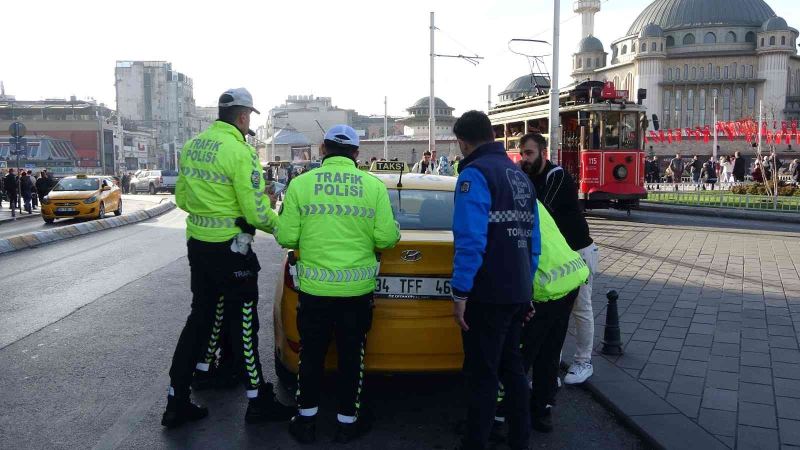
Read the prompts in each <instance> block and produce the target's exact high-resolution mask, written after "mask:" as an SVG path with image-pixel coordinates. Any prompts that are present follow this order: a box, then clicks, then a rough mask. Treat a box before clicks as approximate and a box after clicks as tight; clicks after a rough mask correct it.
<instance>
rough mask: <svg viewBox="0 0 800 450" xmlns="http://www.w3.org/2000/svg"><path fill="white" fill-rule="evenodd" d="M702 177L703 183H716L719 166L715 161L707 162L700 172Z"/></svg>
mask: <svg viewBox="0 0 800 450" xmlns="http://www.w3.org/2000/svg"><path fill="white" fill-rule="evenodd" d="M700 177H702V178H703V181H705V182H706V183H716V182H717V165H716V164H715V163H714V162H713V161H707V162H706V163H705V164H703V168H702V169H701V170H700Z"/></svg>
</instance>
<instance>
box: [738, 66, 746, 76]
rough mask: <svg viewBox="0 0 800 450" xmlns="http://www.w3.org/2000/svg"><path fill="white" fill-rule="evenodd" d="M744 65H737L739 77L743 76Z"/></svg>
mask: <svg viewBox="0 0 800 450" xmlns="http://www.w3.org/2000/svg"><path fill="white" fill-rule="evenodd" d="M744 69H745V67H744V66H739V78H744V75H745V74H744Z"/></svg>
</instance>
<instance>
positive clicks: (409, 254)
mask: <svg viewBox="0 0 800 450" xmlns="http://www.w3.org/2000/svg"><path fill="white" fill-rule="evenodd" d="M400 257H401V258H403V261H409V262H415V261H419V260H420V259H422V252H421V251H419V250H403V253H401V254H400Z"/></svg>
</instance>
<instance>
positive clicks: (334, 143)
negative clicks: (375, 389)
mask: <svg viewBox="0 0 800 450" xmlns="http://www.w3.org/2000/svg"><path fill="white" fill-rule="evenodd" d="M358 147H359V139H358V134H357V133H356V131H355V130H354V129H353V128H351V127H349V126H347V125H336V126H333V127H331V128H330V129H329V130H328V131H327V133H325V137H324V140H323V145H322V146H321V148H320V151H321V154H322V155H323V156H324V159H323V160H322V166H321V167H319V168H317V169H314V170H313V171H311V172H309V173H308V175H305V176H301V177H297V178H295V179H294V181H293V182H292V184H290V185H289V187H288V190H287V192H286V196H285V198H284V201H283V205H282V206H281V215H280V226H279V227H278V233H277V236H276V239H277V241H278V243H279V244H280V245H281V246H283V247H285V248H290V249H299V250H300V260H299V262H298V263H297V269H298V270H297V273H298V277H299V282H300V283H299V291H300V295H299V304H298V312H297V329H298V331H299V333H300V342H301V347H300V363H299V368H300V372H299V374H298V377H297V405H298V412H297V415H296V416H295V417H294V418H292V421H291V423H290V425H289V433H290V434H291V436H292V437H293V438H294V439H296V440H297V441H299V442H301V443H311V442H314V441H315V440H316V418H317V414H318V411H319V403H320V389H321V384H322V376H323V374H324V371H325V355H326V353H327V351H328V347H329V345H330V341H331V334H333V336H334V337H335V339H336V349H337V354H338V357H339V360H338V370H339V374H338V380H337V381H338V383H337V398H338V415H337V423H338V425H337V430H336V436H335V437H334V441H335V442H340V443H346V442H350V441H352V440H354V439H356V438H358V437H360V436H362V435H363V434H365V433H367V432H369V430H370V428H371V425H372V417H371V416H370V414H369V413H364V412H363V411H362V410H361V408H360V404H361V395H362V389H363V383H364V351H365V348H366V339H367V332H368V331H369V329H370V327H371V326H372V309H373V307H374V299H373V298H374V291H375V277H376V276H377V274H378V261H377V259H376V257H375V251H380V250H384V249H389V248H392V247H394V246H395V244H396V243H397V242H398V241H399V240H400V230H399V229H398V226H397V223H396V222H395V221H394V216H393V214H392V207H391V203H390V201H389V194H388V191H387V189H386V185H384V184H383V182H382V181H380V180H379V179H377V178H375V177H372V176H371V175H369V174H365V173H364V172H363V171H361V170H359V168H358V166H357V163H356V158H357V157H358ZM341 192H359V195H358V196H352V195H350V196H341V195H338V194H340V193H341ZM309 205H323V206H324V205H328V211H329V213H328V214H325V212H324V211H321V212H320V213H318V214H309V213H308V211H309ZM334 206H336V207H337V211H338V212H336V213H334V212H333V211H334V208H333V207H334ZM351 206H352V207H353V209H354V210H359V209H361V210H362V211H364V210H366V211H368V212H369V214H367V215H366V216H365V215H363V214H362V215H360V216H359V215H358V214H341V211H342V207H346V209H347V210H349V209H350V207H351ZM323 210H324V208H323ZM331 255H336V256H335V258H332V257H331ZM333 272H337V273H339V274H342V273H344V275H343V276H342V277H339V279H337V280H334V279H333V277H332V276H331V277H328V279H327V280H326V279H325V278H326V277H325V274H326V273H333ZM318 274H321V275H318ZM351 274H352V275H353V276H352V277H351V276H350V275H351Z"/></svg>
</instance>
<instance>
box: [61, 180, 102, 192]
mask: <svg viewBox="0 0 800 450" xmlns="http://www.w3.org/2000/svg"><path fill="white" fill-rule="evenodd" d="M98 189H100V181H99V180H98V179H96V178H64V179H62V180H61V181H59V182H58V184H57V185H56V187H54V188H53V190H54V191H96V190H98Z"/></svg>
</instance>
